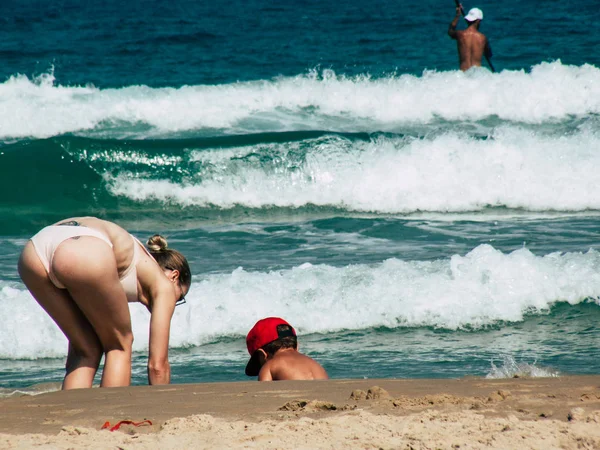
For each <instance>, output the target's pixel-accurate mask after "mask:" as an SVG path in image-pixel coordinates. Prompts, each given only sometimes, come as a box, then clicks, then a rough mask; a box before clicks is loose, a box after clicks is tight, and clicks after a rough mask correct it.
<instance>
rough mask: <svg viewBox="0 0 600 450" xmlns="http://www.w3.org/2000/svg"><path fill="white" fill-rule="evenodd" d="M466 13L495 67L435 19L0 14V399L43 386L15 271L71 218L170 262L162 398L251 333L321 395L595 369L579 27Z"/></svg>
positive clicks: (587, 33)
mask: <svg viewBox="0 0 600 450" xmlns="http://www.w3.org/2000/svg"><path fill="white" fill-rule="evenodd" d="M575 5H576V6H577V8H575ZM471 6H478V7H480V8H481V9H482V10H483V11H484V15H485V17H484V22H483V25H482V31H483V32H485V33H486V34H487V35H488V37H489V39H490V42H491V44H492V48H493V51H494V57H493V62H494V66H495V68H496V70H497V73H493V74H492V73H491V72H490V71H489V70H487V69H485V68H482V69H474V70H471V71H469V72H467V73H462V72H460V71H457V70H456V67H457V58H456V48H455V44H454V42H453V41H451V40H450V39H449V38H448V36H447V35H446V30H447V27H448V23H449V22H450V21H451V20H452V18H453V16H454V6H453V2H449V3H448V4H447V5H444V7H442V6H441V5H440V3H439V2H421V3H420V5H419V7H418V8H407V5H403V4H401V3H397V2H387V1H376V2H368V3H366V2H359V1H351V2H342V3H336V4H333V3H323V2H313V1H304V2H297V3H295V4H293V5H282V6H270V5H269V6H267V5H265V4H262V3H260V2H253V1H246V2H227V3H223V2H212V3H210V4H204V3H198V2H177V3H176V4H173V5H171V4H169V5H167V4H166V3H162V2H152V1H151V2H144V3H143V4H142V3H137V2H134V3H131V4H128V5H122V4H120V3H117V2H112V1H109V2H104V3H102V4H93V3H87V2H73V1H62V2H61V1H59V2H54V3H52V4H51V5H40V4H39V2H28V1H21V2H18V4H17V3H16V2H8V3H4V4H3V6H2V7H0V11H1V12H2V14H0V17H1V18H0V21H1V23H2V25H3V30H4V32H5V38H4V39H3V41H2V42H0V61H2V64H0V242H1V243H2V245H3V248H4V251H3V252H2V253H1V254H0V390H1V389H6V390H7V391H6V392H10V391H11V390H14V389H23V388H28V387H30V386H32V385H38V384H39V383H43V382H48V381H50V382H55V381H60V380H61V379H62V376H63V365H64V357H65V354H66V345H67V344H66V340H65V338H64V337H63V336H62V335H61V333H60V331H59V330H58V329H57V327H56V326H55V325H54V323H53V322H52V320H51V319H49V318H48V317H47V316H46V315H45V314H44V313H43V311H42V310H41V308H40V307H39V306H38V305H37V303H36V302H35V300H33V298H32V297H31V295H30V294H29V293H28V291H27V290H26V289H25V287H24V285H23V284H22V283H21V281H20V279H19V278H18V275H17V273H16V262H17V258H18V255H19V252H20V249H21V248H22V246H23V245H24V243H25V242H26V241H27V239H28V238H29V237H30V236H31V235H32V234H34V233H35V232H36V231H37V230H38V229H40V228H41V227H43V226H45V225H47V224H49V223H52V222H54V221H56V220H59V219H61V218H64V217H69V216H76V215H96V216H99V217H103V218H106V219H109V220H113V221H116V222H117V223H119V224H121V225H123V226H124V227H125V228H127V229H128V230H130V231H131V232H132V233H133V234H135V235H136V236H137V237H139V238H140V239H146V238H147V237H149V236H150V235H151V234H154V233H155V232H160V233H162V234H164V235H166V236H167V238H168V239H169V243H170V245H171V246H172V247H173V248H177V249H179V250H181V251H182V252H183V253H184V254H186V256H187V257H188V259H189V261H190V264H191V267H192V274H193V284H192V288H191V291H190V293H189V294H188V296H187V300H188V303H187V304H186V305H185V306H182V307H179V308H177V310H176V313H175V316H174V317H173V326H172V328H173V332H172V335H171V342H170V345H171V352H170V355H171V358H170V359H171V364H172V371H173V382H174V383H188V382H209V381H239V380H244V379H246V377H245V375H244V371H243V369H244V366H245V363H246V361H247V357H248V355H247V352H246V350H245V344H244V337H245V334H246V333H247V331H248V330H249V329H250V328H251V327H252V325H253V324H254V323H255V322H256V320H258V319H260V318H262V317H265V316H270V315H278V316H281V317H284V318H286V319H287V320H288V321H289V322H290V323H292V325H294V326H295V327H296V328H297V330H298V332H299V335H300V346H301V347H300V348H301V351H303V352H306V353H307V354H309V355H311V356H313V357H314V358H315V359H317V360H318V361H319V362H321V363H322V364H323V366H324V367H325V368H326V369H327V371H328V372H329V374H330V376H331V377H333V378H351V377H357V378H363V377H367V378H380V377H394V378H405V377H416V378H420V377H438V378H450V377H461V376H468V375H471V376H490V377H510V376H513V375H515V374H517V373H519V374H528V375H532V376H553V375H560V374H583V373H587V374H598V373H600V362H599V361H600V337H599V336H600V333H599V331H600V326H599V325H598V323H600V308H599V305H600V301H599V300H598V299H599V298H600V270H599V269H600V253H599V251H600V247H599V245H598V237H599V236H600V222H599V219H600V182H599V181H598V177H597V167H600V152H599V149H600V145H599V144H600V115H599V114H600V69H599V67H600V61H598V58H599V56H598V52H597V51H596V50H597V49H596V47H597V43H598V42H599V39H600V34H599V33H600V32H598V30H597V29H596V27H593V26H591V25H592V24H594V23H598V21H599V20H600V17H599V15H600V13H599V11H598V8H597V5H596V4H595V2H592V1H584V2H577V3H576V4H575V3H570V2H564V1H563V2H535V1H526V2H522V3H521V4H519V6H518V11H515V7H514V5H510V4H501V3H496V2H494V3H492V2H489V3H479V4H477V5H475V4H474V5H469V4H465V7H466V8H469V7H471ZM573 23H577V27H575V26H573ZM138 306H139V305H132V306H131V313H132V320H133V327H134V334H135V343H134V351H135V355H134V379H133V383H134V384H144V383H146V367H145V364H146V352H147V344H148V342H147V328H148V319H149V317H148V313H147V311H145V309H144V308H140V307H138ZM0 392H5V391H0Z"/></svg>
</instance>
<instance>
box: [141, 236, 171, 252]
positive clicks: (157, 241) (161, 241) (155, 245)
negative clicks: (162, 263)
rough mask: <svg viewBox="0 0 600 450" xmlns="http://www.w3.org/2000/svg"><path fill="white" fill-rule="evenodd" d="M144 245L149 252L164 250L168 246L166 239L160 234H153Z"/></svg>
mask: <svg viewBox="0 0 600 450" xmlns="http://www.w3.org/2000/svg"><path fill="white" fill-rule="evenodd" d="M146 245H147V247H148V249H149V250H150V251H151V252H164V251H165V250H166V249H167V247H168V245H167V240H166V239H165V238H164V237H162V236H161V235H160V234H155V235H154V236H152V237H151V238H150V239H148V243H147V244H146Z"/></svg>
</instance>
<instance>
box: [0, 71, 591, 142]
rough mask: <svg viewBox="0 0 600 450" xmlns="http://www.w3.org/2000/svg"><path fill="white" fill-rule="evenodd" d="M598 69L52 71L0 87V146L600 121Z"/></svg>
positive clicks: (17, 77) (20, 77)
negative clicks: (92, 82) (135, 74)
mask: <svg viewBox="0 0 600 450" xmlns="http://www.w3.org/2000/svg"><path fill="white" fill-rule="evenodd" d="M599 80H600V69H598V68H596V67H594V66H592V65H587V64H586V65H582V66H570V65H565V64H562V63H561V62H560V61H555V62H552V63H541V64H538V65H536V66H534V67H532V69H531V71H529V72H526V71H523V70H521V71H508V70H505V71H503V72H501V73H498V74H492V73H490V72H488V71H485V70H481V71H478V70H473V71H469V72H467V73H463V72H460V71H451V72H431V71H426V72H424V73H423V75H422V76H413V75H407V74H404V75H390V76H387V77H382V78H374V77H371V76H369V75H360V76H354V77H349V76H343V75H336V74H335V73H334V72H333V71H331V70H323V71H321V72H319V71H316V70H313V71H311V72H309V73H307V74H302V75H298V76H294V77H278V78H274V79H271V80H257V81H249V82H238V83H232V84H223V85H196V86H182V87H173V88H150V87H146V86H127V87H124V88H119V89H98V88H95V87H93V86H60V85H56V84H55V78H54V75H53V73H52V72H50V73H47V74H44V75H42V76H40V77H38V78H33V79H29V78H28V77H26V76H24V75H14V76H12V77H10V78H9V79H8V80H7V81H5V82H4V83H2V84H0V99H1V100H0V102H1V103H0V104H1V105H2V108H0V139H1V140H9V139H14V138H26V137H33V138H47V137H52V136H57V135H61V134H65V133H79V134H84V135H85V134H88V135H90V134H93V135H97V136H102V137H107V138H111V137H112V138H121V137H137V138H151V137H173V136H180V135H181V134H182V133H190V132H193V133H195V134H208V135H218V134H246V133H256V132H267V131H293V130H315V129H318V130H329V131H344V132H348V131H350V132H355V131H399V130H401V129H402V128H405V127H409V126H417V125H419V124H421V125H422V124H436V123H438V122H439V121H440V120H443V121H450V122H464V121H468V122H476V121H482V120H485V119H489V118H497V119H499V120H501V121H509V122H520V123H528V124H541V123H544V122H548V121H550V122H557V121H563V120H569V119H571V118H572V117H582V116H586V115H590V114H592V115H597V114H599V113H600V83H598V81H599Z"/></svg>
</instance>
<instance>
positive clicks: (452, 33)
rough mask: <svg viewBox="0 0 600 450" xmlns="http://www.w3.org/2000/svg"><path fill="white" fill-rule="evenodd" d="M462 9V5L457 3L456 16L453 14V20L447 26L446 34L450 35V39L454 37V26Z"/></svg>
mask: <svg viewBox="0 0 600 450" xmlns="http://www.w3.org/2000/svg"><path fill="white" fill-rule="evenodd" d="M461 11H462V6H461V5H459V6H457V7H456V16H454V20H452V22H450V26H449V27H448V36H450V37H451V38H452V39H456V34H457V33H456V26H457V25H458V19H460V16H461V15H462V14H461Z"/></svg>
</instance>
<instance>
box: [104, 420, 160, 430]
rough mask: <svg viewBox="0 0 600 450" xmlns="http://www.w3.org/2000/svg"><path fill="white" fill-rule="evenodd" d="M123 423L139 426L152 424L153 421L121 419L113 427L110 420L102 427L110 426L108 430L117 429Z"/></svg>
mask: <svg viewBox="0 0 600 450" xmlns="http://www.w3.org/2000/svg"><path fill="white" fill-rule="evenodd" d="M121 425H133V426H134V427H139V426H142V425H152V422H151V421H149V420H142V421H141V422H134V421H132V420H121V421H120V422H118V423H117V424H115V425H113V426H112V427H111V426H110V422H104V425H102V428H100V429H101V430H105V429H106V428H108V429H109V430H108V431H117V430H118V429H119V428H121Z"/></svg>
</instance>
